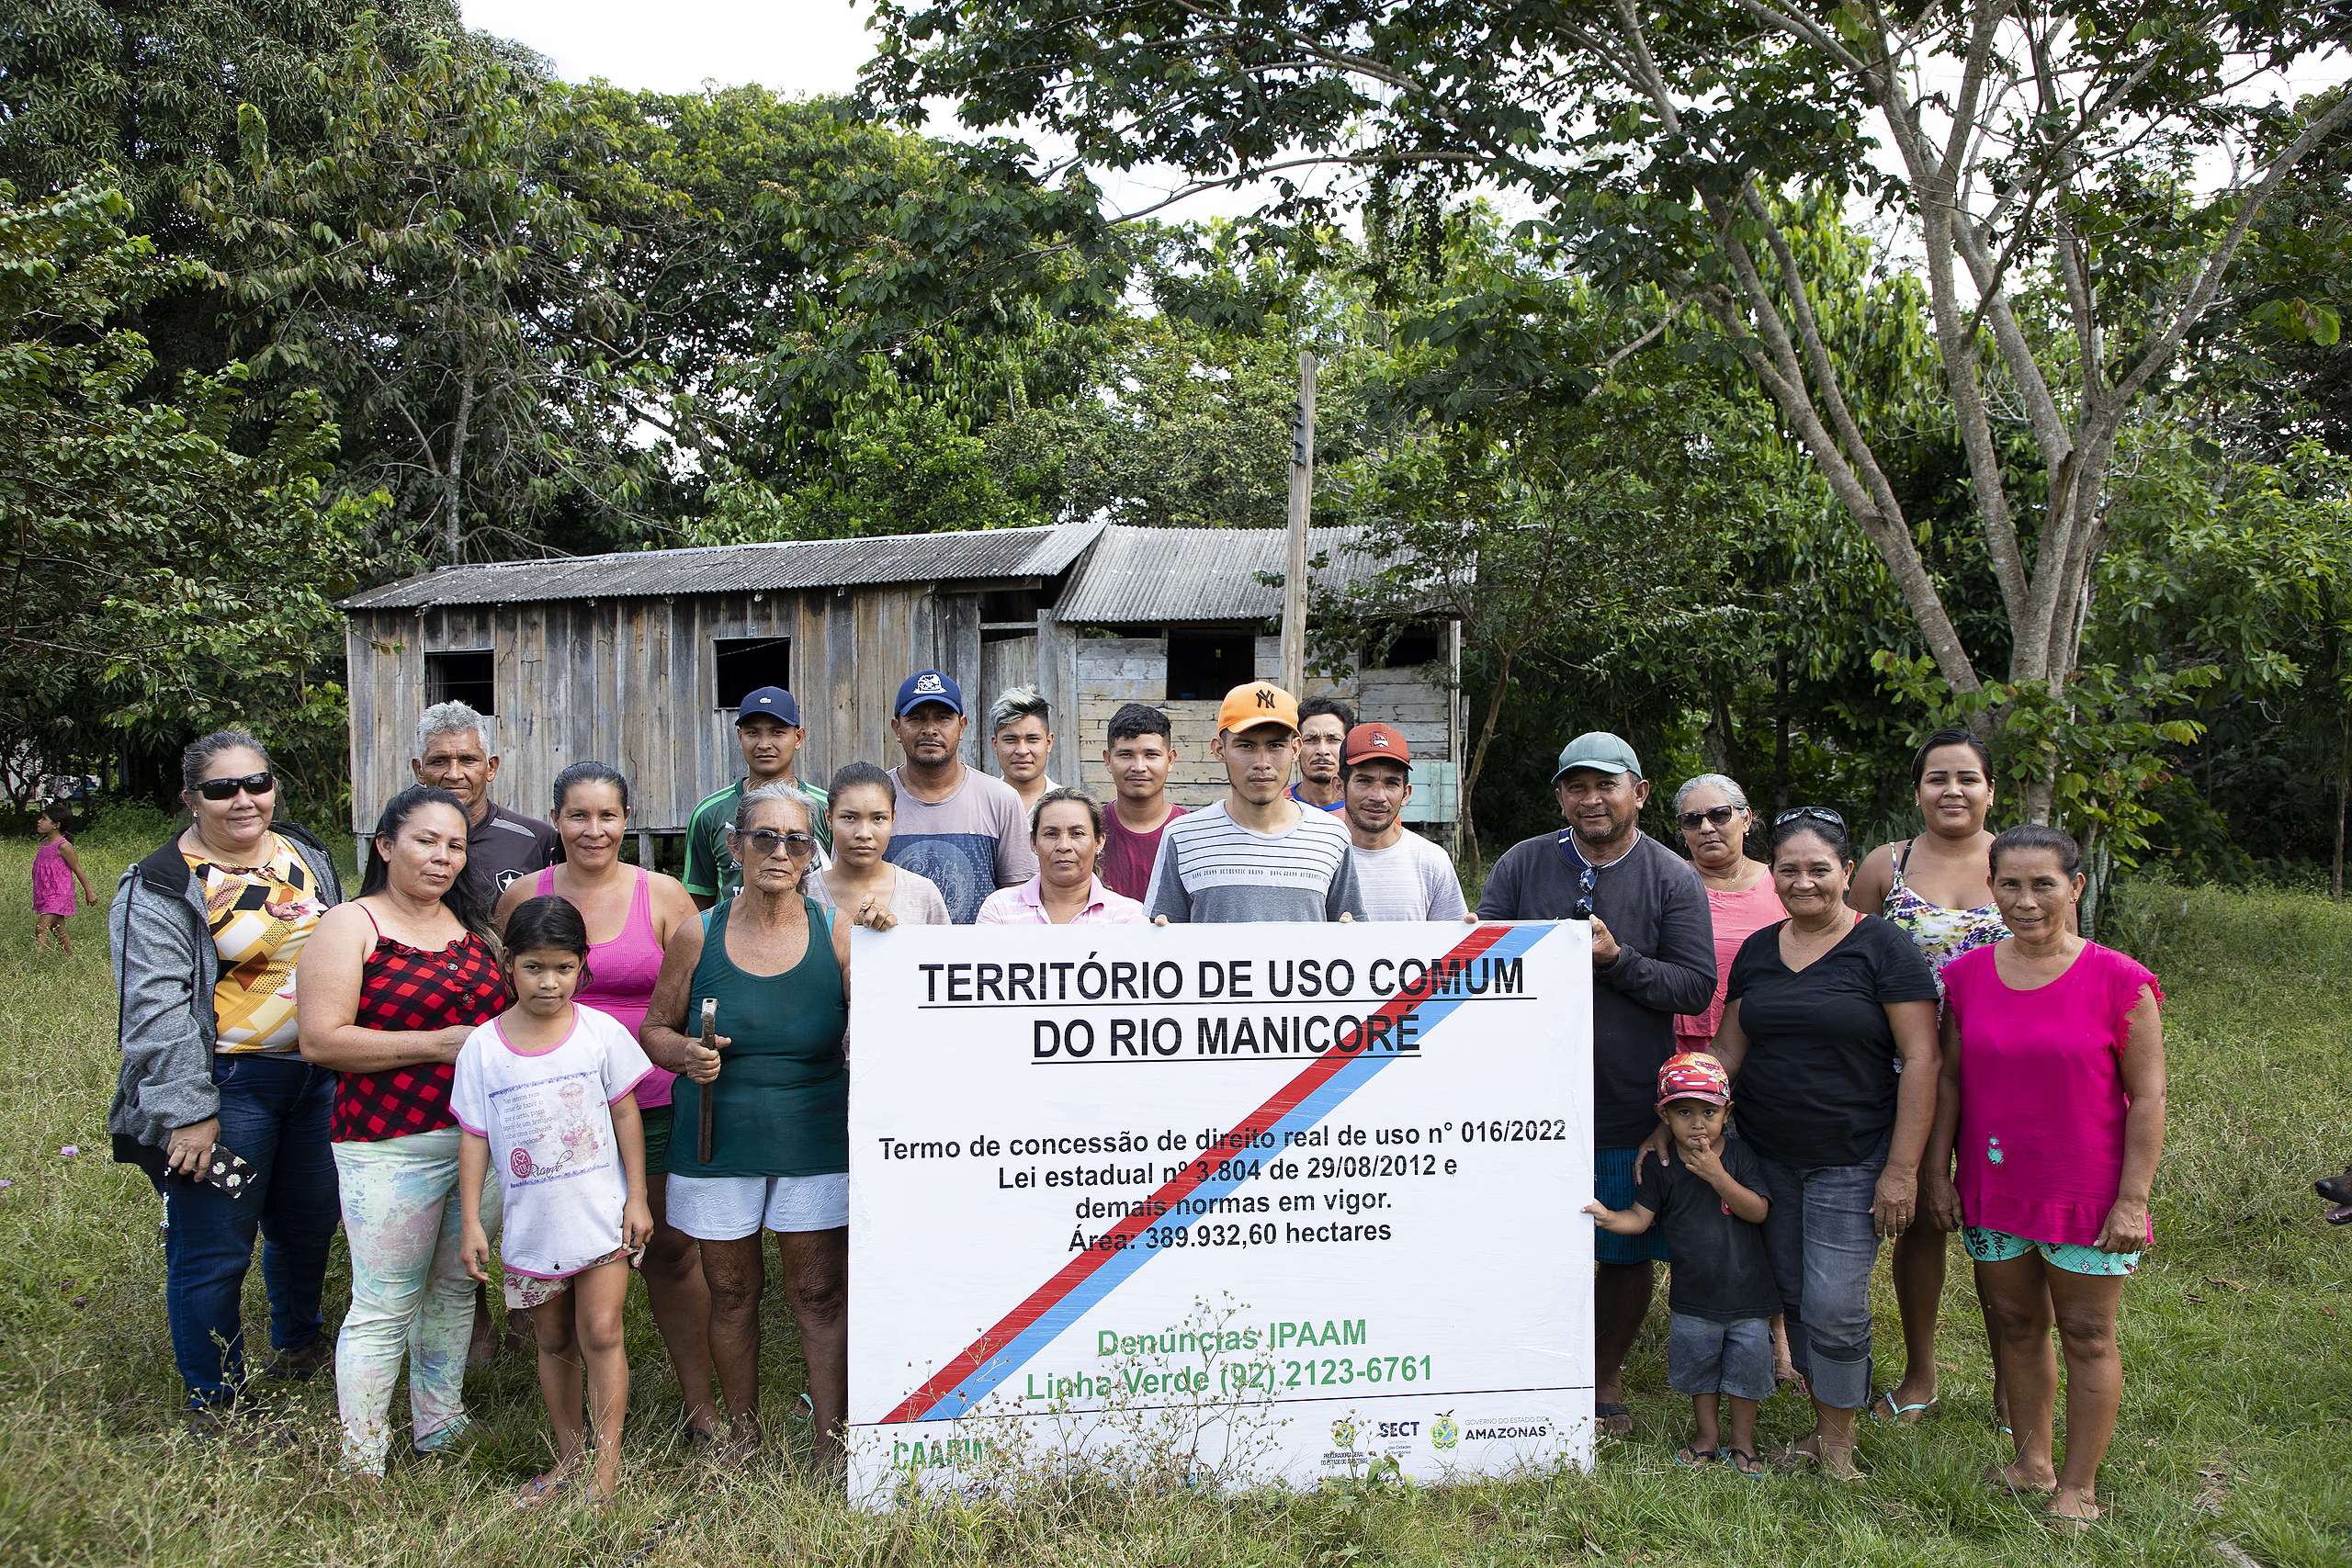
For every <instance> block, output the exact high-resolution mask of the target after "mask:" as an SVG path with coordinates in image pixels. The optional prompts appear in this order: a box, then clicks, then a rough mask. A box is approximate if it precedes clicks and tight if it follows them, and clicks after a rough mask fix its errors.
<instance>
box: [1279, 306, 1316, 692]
mask: <svg viewBox="0 0 2352 1568" xmlns="http://www.w3.org/2000/svg"><path fill="white" fill-rule="evenodd" d="M1314 498H1315V355H1314V354H1313V353H1312V352H1311V351H1309V350H1306V349H1301V350H1299V353H1298V406H1297V407H1295V408H1294V409H1293V410H1292V411H1291V416H1290V565H1289V567H1288V569H1287V570H1285V571H1284V572H1283V691H1285V692H1288V693H1289V694H1291V695H1292V696H1294V697H1295V696H1298V695H1300V694H1301V691H1300V688H1301V686H1302V685H1303V684H1304V683H1305V682H1306V514H1307V512H1308V510H1309V509H1310V507H1311V505H1312V503H1313V501H1314Z"/></svg>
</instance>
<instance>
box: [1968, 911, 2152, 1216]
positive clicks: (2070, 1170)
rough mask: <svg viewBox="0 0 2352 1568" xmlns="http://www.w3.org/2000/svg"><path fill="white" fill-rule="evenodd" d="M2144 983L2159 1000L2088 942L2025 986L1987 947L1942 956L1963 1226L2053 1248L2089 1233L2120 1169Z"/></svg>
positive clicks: (2147, 976)
mask: <svg viewBox="0 0 2352 1568" xmlns="http://www.w3.org/2000/svg"><path fill="white" fill-rule="evenodd" d="M2143 987H2144V988H2145V989H2146V990H2147V991H2148V992H2149V993H2150V994H2152V995H2153V996H2154V998H2156V1000H2157V1002H2158V1003H2159V1004H2161V1003H2162V1002H2163V1001H2164V989H2163V987H2160V986H2158V985H2157V984H2156V977H2155V976H2154V975H2153V974H2151V973H2149V971H2148V969H2147V967H2146V965H2144V964H2141V963H2140V962H2139V961H2138V960H2136V959H2133V958H2131V957H2128V956H2126V955H2125V954H2123V953H2118V952H2116V951H2115V950H2114V949H2113V948H2111V947H2101V946H2100V945H2099V944H2098V943H2097V942H2085V943H2084V944H2083V951H2082V952H2081V953H2079V954H2077V955H2076V956H2075V962H2074V963H2073V964H2070V965H2069V966H2068V967H2067V969H2066V972H2065V973H2064V974H2063V975H2061V976H2058V978H2056V979H2055V980H2052V981H2051V982H2050V983H2049V984H2048V985H2046V986H2041V987H2036V988H2035V989H2033V990H2030V991H2020V990H2015V989H2013V988H2011V987H2010V986H2009V984H2008V982H2007V981H2006V980H2004V979H2002V978H2001V974H2000V970H1999V969H1998V968H1997V967H1996V965H1995V961H1994V949H1993V948H1992V947H1991V946H1990V945H1987V946H1984V947H1977V948H1972V949H1970V950H1969V951H1968V952H1966V953H1962V954H1961V955H1960V956H1959V957H1957V958H1955V959H1953V960H1952V961H1951V963H1950V964H1946V965H1944V1005H1945V1007H1947V1008H1948V1009H1950V1010H1951V1019H1952V1021H1953V1022H1954V1023H1955V1024H1956V1025H1957V1026H1958V1028H1959V1032H1960V1139H1959V1145H1960V1147H1959V1153H1960V1174H1959V1178H1958V1180H1957V1182H1956V1185H1957V1186H1958V1187H1959V1189H1960V1213H1961V1218H1962V1220H1964V1221H1965V1222H1966V1223H1967V1224H1972V1225H1980V1226H1984V1227H1986V1228H1988V1229H1992V1230H2000V1231H2007V1232H2008V1233H2009V1234H2010V1235H2016V1236H2022V1237H2024V1238H2025V1239H2026V1240H2028V1241H2044V1242H2049V1243H2051V1244H2052V1245H2053V1246H2055V1245H2059V1244H2063V1243H2070V1242H2071V1243H2074V1244H2075V1245H2077V1246H2082V1247H2089V1246H2093V1245H2095V1244H2096V1243H2097V1242H2098V1235H2099V1231H2100V1228H2101V1227H2102V1226H2103V1225H2105V1224H2106V1223H2107V1212H2108V1210H2109V1209H2110V1208H2113V1207H2114V1206H2115V1194H2116V1190H2117V1188H2118V1187H2119V1186H2120V1183H2121V1181H2122V1178H2123V1122H2124V1115H2125V1112H2127V1111H2130V1109H2131V1098H2130V1097H2129V1096H2128V1095H2126V1094H2125V1093H2124V1092H2123V1053H2124V1051H2125V1050H2126V1049H2128V1048H2129V1045H2130V1041H2131V1035H2130V1031H2129V1030H2128V1028H2127V1027H2126V1025H2125V1023H2124V1018H2125V1016H2126V1015H2127V1014H2129V1013H2130V1012H2131V1010H2132V1008H2134V1007H2136V1006H2137V1005H2138V1004H2139V1000H2140V993H2141V990H2142V989H2143ZM2152 1228H2153V1227H2152Z"/></svg>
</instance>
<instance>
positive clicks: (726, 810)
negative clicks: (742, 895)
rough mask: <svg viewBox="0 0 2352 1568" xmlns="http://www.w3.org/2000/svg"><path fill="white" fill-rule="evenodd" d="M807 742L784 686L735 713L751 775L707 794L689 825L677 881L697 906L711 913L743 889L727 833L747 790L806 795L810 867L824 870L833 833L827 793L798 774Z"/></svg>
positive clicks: (754, 697) (763, 691)
mask: <svg viewBox="0 0 2352 1568" xmlns="http://www.w3.org/2000/svg"><path fill="white" fill-rule="evenodd" d="M808 738H809V737H808V731H806V730H804V729H803V728H801V727H800V705H799V704H798V703H797V702H795V701H794V700H793V697H792V694H791V693H790V692H787V691H786V690H785V689H784V688H783V687H782V686H762V687H761V688H760V689H759V690H758V691H756V692H753V693H752V694H751V695H750V696H748V697H745V698H744V699H743V705H742V707H741V709H739V710H738V711H737V713H736V715H735V739H736V740H737V742H738V743H739V744H741V746H742V748H743V766H744V767H746V768H747V769H749V770H750V771H751V776H750V777H749V778H745V779H738V780H737V781H736V782H735V783H733V784H729V785H728V786H727V787H726V788H725V789H722V790H720V791H718V793H717V794H716V795H707V796H705V797H704V799H703V802H702V804H701V805H699V806H697V807H695V814H694V817H693V818H692V819H691V820H689V821H688V822H687V824H686V874H685V875H684V876H683V877H681V878H679V880H680V881H682V882H684V884H685V885H686V892H687V894H688V895H689V896H690V897H693V899H694V901H695V908H698V909H707V908H710V907H711V906H712V905H713V904H716V903H718V902H719V901H720V900H722V899H726V898H732V897H734V896H735V895H736V894H737V893H739V892H741V890H742V886H743V868H742V867H741V865H739V864H737V863H736V861H735V857H734V856H733V855H731V854H729V853H728V852H727V829H729V828H731V827H733V826H734V825H735V803H736V802H737V801H739V800H741V799H742V798H743V792H744V791H745V790H747V789H758V788H760V787H762V786H763V785H765V784H778V783H782V784H790V785H791V786H792V787H793V788H795V789H797V790H798V791H799V792H800V793H801V794H802V795H807V796H808V797H809V816H810V817H811V818H813V819H814V821H815V825H816V829H817V859H816V862H815V863H814V865H813V867H812V869H814V870H819V871H821V870H823V869H824V867H825V866H826V864H827V863H830V862H831V859H832V852H833V829H832V824H831V821H829V820H828V819H827V818H826V816H825V807H826V805H827V797H826V795H825V792H824V791H823V790H821V789H819V788H818V787H817V786H816V785H815V784H803V783H801V782H800V779H799V777H798V775H797V773H795V772H794V766H793V764H794V761H795V760H796V759H797V758H798V757H799V755H800V743H801V742H802V741H803V740H805V739H808Z"/></svg>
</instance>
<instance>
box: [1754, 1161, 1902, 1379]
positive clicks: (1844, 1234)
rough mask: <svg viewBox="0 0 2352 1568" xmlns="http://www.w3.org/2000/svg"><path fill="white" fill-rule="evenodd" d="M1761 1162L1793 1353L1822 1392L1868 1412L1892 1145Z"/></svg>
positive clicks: (1769, 1240) (1769, 1244) (1767, 1244)
mask: <svg viewBox="0 0 2352 1568" xmlns="http://www.w3.org/2000/svg"><path fill="white" fill-rule="evenodd" d="M1750 1147H1751V1148H1752V1147H1753V1145H1750ZM1757 1163H1758V1165H1760V1166H1762V1167H1763V1168H1764V1196H1765V1198H1766V1199H1767V1200H1768V1201H1770V1203H1771V1205H1772V1212H1771V1213H1769V1214H1767V1215H1766V1216H1765V1217H1764V1249H1765V1251H1766V1252H1767V1253H1769V1254H1770V1257H1771V1259H1772V1277H1773V1280H1775V1281H1776V1282H1777V1283H1778V1284H1779V1285H1780V1287H1781V1312H1782V1313H1783V1314H1786V1316H1787V1319H1788V1329H1789V1358H1790V1359H1792V1360H1793V1361H1794V1362H1795V1363H1796V1368H1797V1371H1800V1372H1803V1373H1804V1378H1805V1382H1808V1383H1810V1384H1812V1386H1813V1396H1814V1398H1815V1399H1817V1400H1819V1401H1821V1403H1822V1404H1826V1405H1829V1406H1831V1407H1832V1408H1834V1409H1838V1410H1860V1408H1862V1406H1864V1405H1866V1404H1869V1403H1870V1402H1871V1267H1872V1266H1873V1265H1874V1264H1875V1263H1876V1262H1877V1261H1878V1233H1877V1231H1876V1230H1874V1229H1873V1228H1872V1227H1871V1199H1872V1198H1873V1197H1875V1196H1876V1194H1877V1189H1878V1177H1879V1172H1880V1171H1882V1170H1883V1169H1884V1168H1886V1145H1884V1144H1881V1145H1879V1147H1878V1149H1877V1151H1876V1152H1875V1153H1874V1154H1873V1155H1872V1156H1871V1157H1870V1159H1868V1160H1867V1161H1865V1162H1863V1163H1862V1164H1860V1165H1827V1166H1814V1167H1804V1166H1794V1165H1783V1164H1781V1162H1780V1161H1779V1160H1773V1159H1766V1158H1764V1157H1763V1156H1761V1155H1758V1156H1757Z"/></svg>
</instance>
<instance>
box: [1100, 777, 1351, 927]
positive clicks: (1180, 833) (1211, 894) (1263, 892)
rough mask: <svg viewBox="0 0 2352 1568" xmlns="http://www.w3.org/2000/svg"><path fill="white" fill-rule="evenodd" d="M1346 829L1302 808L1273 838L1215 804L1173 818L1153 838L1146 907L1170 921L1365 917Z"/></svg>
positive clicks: (1336, 822)
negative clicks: (1155, 853) (1153, 855)
mask: <svg viewBox="0 0 2352 1568" xmlns="http://www.w3.org/2000/svg"><path fill="white" fill-rule="evenodd" d="M1349 847H1350V846H1349V841H1348V830H1347V829H1345V828H1342V827H1341V826H1340V823H1339V819H1338V818H1333V817H1328V816H1326V815H1324V814H1323V813H1322V812H1320V811H1310V810H1305V809H1302V810H1301V811H1300V812H1299V814H1298V820H1297V821H1296V822H1295V823H1293V824H1292V825H1291V826H1290V827H1289V828H1287V829H1284V830H1283V831H1282V832H1279V833H1259V832H1253V831H1251V830H1250V829H1248V828H1244V827H1243V826H1241V824H1240V823H1238V822H1236V821H1235V820H1234V819H1233V818H1232V817H1231V816H1229V815H1228V814H1227V811H1226V803H1225V802H1224V801H1221V800H1220V801H1218V802H1217V803H1216V805H1215V806H1212V807H1207V808H1206V809H1204V810H1201V811H1193V812H1188V813H1187V814H1185V815H1184V816H1182V817H1179V818H1174V819H1173V820H1171V821H1170V823H1169V824H1168V826H1167V827H1166V828H1165V829H1162V831H1161V833H1160V836H1159V861H1158V862H1157V863H1155V864H1154V865H1153V866H1152V870H1151V888H1150V891H1149V892H1148V894H1147V895H1146V897H1145V898H1144V901H1143V902H1144V908H1146V909H1148V910H1149V911H1150V912H1151V913H1152V914H1153V915H1155V916H1157V915H1165V916H1167V917H1168V919H1170V922H1176V921H1195V920H1196V921H1201V922H1203V923H1206V924H1229V923H1234V922H1238V921H1245V920H1336V919H1339V918H1340V916H1341V915H1343V914H1345V915H1351V916H1353V917H1354V918H1355V919H1359V920H1361V919H1363V918H1364V913H1363V894H1362V893H1361V892H1359V891H1358V889H1357V886H1356V872H1355V863H1354V861H1353V860H1352V859H1351V858H1350V856H1349V853H1348V850H1349Z"/></svg>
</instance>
